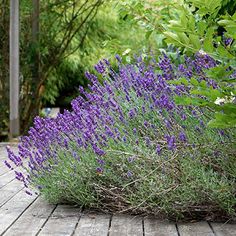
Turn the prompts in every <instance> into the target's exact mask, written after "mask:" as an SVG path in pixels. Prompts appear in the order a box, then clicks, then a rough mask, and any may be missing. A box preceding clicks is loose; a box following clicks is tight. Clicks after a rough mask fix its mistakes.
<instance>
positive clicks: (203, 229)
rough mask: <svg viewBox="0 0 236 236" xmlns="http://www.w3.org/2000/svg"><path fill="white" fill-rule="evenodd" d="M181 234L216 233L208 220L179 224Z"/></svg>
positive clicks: (201, 234) (205, 235) (202, 234)
mask: <svg viewBox="0 0 236 236" xmlns="http://www.w3.org/2000/svg"><path fill="white" fill-rule="evenodd" d="M178 230H179V234H180V236H214V233H213V231H212V229H211V227H210V226H209V224H208V223H207V222H206V221H201V222H196V223H181V224H178Z"/></svg>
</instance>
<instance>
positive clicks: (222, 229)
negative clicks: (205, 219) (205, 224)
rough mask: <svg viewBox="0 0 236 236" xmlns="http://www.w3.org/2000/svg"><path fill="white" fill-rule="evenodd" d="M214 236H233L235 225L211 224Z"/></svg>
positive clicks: (235, 231)
mask: <svg viewBox="0 0 236 236" xmlns="http://www.w3.org/2000/svg"><path fill="white" fill-rule="evenodd" d="M211 226H212V228H213V231H214V233H215V235H216V236H235V235H236V224H223V223H211Z"/></svg>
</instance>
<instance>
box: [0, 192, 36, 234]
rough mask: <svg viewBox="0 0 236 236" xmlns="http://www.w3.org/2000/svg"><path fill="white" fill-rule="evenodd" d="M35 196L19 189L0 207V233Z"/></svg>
mask: <svg viewBox="0 0 236 236" xmlns="http://www.w3.org/2000/svg"><path fill="white" fill-rule="evenodd" d="M35 198H36V197H35V196H29V195H26V194H25V192H24V191H20V192H19V193H17V194H16V195H15V196H14V197H13V198H12V199H10V200H9V201H8V202H7V203H6V204H4V205H3V206H2V207H1V208H0V235H1V234H2V233H3V232H4V231H5V230H7V229H8V228H9V227H10V226H11V225H12V224H13V223H14V221H15V220H17V218H18V217H19V216H20V215H21V214H22V213H23V212H24V211H25V210H26V209H27V207H28V206H29V205H30V204H31V203H32V202H33V201H34V200H35Z"/></svg>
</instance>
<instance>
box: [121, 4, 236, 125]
mask: <svg viewBox="0 0 236 236" xmlns="http://www.w3.org/2000/svg"><path fill="white" fill-rule="evenodd" d="M172 4H174V5H172ZM123 6H124V7H125V8H126V9H127V12H131V13H129V16H131V19H132V21H136V22H137V23H139V21H140V20H142V22H145V23H143V24H142V26H144V30H145V31H146V32H147V34H148V35H150V32H151V33H153V32H155V33H156V34H161V35H164V41H162V43H159V45H160V47H165V46H166V44H167V45H169V44H172V45H175V47H176V48H178V49H179V50H180V51H181V52H182V53H183V54H187V55H192V54H194V53H197V52H199V51H200V53H203V54H205V53H206V54H208V55H210V56H211V57H213V58H214V59H215V60H217V61H218V62H220V64H218V65H217V66H216V68H214V69H212V70H211V71H210V72H209V73H208V76H209V78H212V79H214V80H216V81H217V83H218V85H219V87H218V90H217V91H215V90H214V94H213V95H212V92H213V91H212V90H209V89H208V88H206V87H205V88H204V87H201V88H199V84H197V83H195V84H192V85H193V91H192V94H195V95H196V94H198V95H203V96H204V97H205V98H207V101H206V100H204V101H203V100H202V101H200V100H201V99H199V98H194V97H193V98H183V101H182V102H183V104H190V103H192V104H195V105H201V106H203V105H204V106H209V107H211V108H212V109H214V110H215V112H216V114H215V118H214V119H213V120H212V121H211V122H210V123H209V125H210V126H211V127H225V128H228V127H234V126H235V125H236V115H235V109H234V108H232V107H235V106H236V105H235V95H236V94H235V79H234V78H233V77H232V76H231V75H232V72H233V71H236V33H235V32H236V13H235V10H236V2H235V1H232V0H227V1H222V0H210V1H208V0H183V1H176V2H175V3H171V2H169V1H158V3H156V1H154V2H152V1H142V0H140V1H136V4H134V2H133V1H123ZM160 6H161V7H160ZM170 7H173V8H172V10H171V11H169V9H170ZM127 12H126V14H128V13H127ZM122 14H123V13H122ZM138 15H140V17H138ZM155 19H158V20H157V21H156V20H155ZM162 39H163V38H161V40H162ZM230 39H232V41H230ZM227 40H228V41H227ZM228 68H230V70H229V69H228ZM216 94H217V95H218V96H216ZM217 98H218V100H219V99H220V98H221V99H225V101H226V103H227V105H222V104H215V102H217V101H216V99H217ZM214 99H215V100H214ZM179 100H180V99H179ZM222 101H223V100H222ZM178 102H180V103H181V101H178ZM228 103H231V106H230V108H228V107H229V105H228ZM222 112H224V114H222Z"/></svg>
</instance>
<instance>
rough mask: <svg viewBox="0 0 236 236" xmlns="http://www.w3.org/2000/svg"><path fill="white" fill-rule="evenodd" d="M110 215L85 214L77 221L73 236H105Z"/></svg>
mask: <svg viewBox="0 0 236 236" xmlns="http://www.w3.org/2000/svg"><path fill="white" fill-rule="evenodd" d="M110 219H111V216H110V215H104V214H85V215H82V217H81V218H80V220H79V224H78V226H77V228H76V230H75V233H74V235H75V236H89V235H92V236H107V234H108V229H109V224H110Z"/></svg>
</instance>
